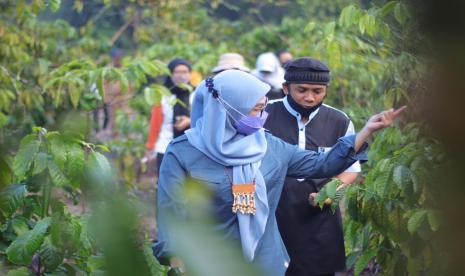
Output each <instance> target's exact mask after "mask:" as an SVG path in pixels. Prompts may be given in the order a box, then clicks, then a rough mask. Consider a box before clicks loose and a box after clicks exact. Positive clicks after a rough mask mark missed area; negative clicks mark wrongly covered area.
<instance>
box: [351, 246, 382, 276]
mask: <svg viewBox="0 0 465 276" xmlns="http://www.w3.org/2000/svg"><path fill="white" fill-rule="evenodd" d="M376 251H377V248H372V249H369V250H366V251H364V252H363V253H362V254H361V255H360V257H359V258H358V260H357V263H355V267H354V274H355V275H356V276H358V275H360V273H361V272H362V271H363V270H364V269H365V267H366V266H367V265H368V264H369V263H370V261H371V259H373V257H375V256H376Z"/></svg>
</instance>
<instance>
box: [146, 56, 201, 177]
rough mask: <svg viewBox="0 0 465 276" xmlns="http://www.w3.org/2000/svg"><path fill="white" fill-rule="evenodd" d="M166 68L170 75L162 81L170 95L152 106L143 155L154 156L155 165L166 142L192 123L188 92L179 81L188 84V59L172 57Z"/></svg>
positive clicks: (149, 157) (189, 69)
mask: <svg viewBox="0 0 465 276" xmlns="http://www.w3.org/2000/svg"><path fill="white" fill-rule="evenodd" d="M168 69H169V70H170V72H171V75H170V76H167V77H166V78H165V80H164V85H165V86H166V88H168V89H169V90H170V92H171V95H163V97H162V99H161V103H160V104H157V105H154V106H153V107H152V114H151V119H150V129H149V132H148V139H147V143H146V148H147V152H146V154H145V158H146V160H149V159H152V158H153V157H154V156H156V159H157V168H158V169H159V168H160V165H161V161H162V159H163V156H164V154H165V150H166V148H167V146H168V144H169V143H170V142H171V140H173V139H174V138H176V137H178V136H180V135H182V134H184V131H185V130H187V129H188V128H189V127H190V123H191V120H190V102H191V101H190V99H191V94H190V91H189V90H187V89H185V88H184V87H182V84H189V82H190V80H191V76H192V75H191V63H190V62H189V61H187V60H185V59H182V58H175V59H173V60H171V61H170V63H168ZM173 103H174V105H173ZM154 153H155V154H156V155H155V154H154Z"/></svg>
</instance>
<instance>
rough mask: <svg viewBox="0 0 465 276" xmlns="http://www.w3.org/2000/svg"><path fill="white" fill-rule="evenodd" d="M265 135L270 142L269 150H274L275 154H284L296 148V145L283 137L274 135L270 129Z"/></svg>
mask: <svg viewBox="0 0 465 276" xmlns="http://www.w3.org/2000/svg"><path fill="white" fill-rule="evenodd" d="M265 137H266V141H267V143H268V147H267V151H272V152H274V153H275V154H278V155H279V154H282V153H283V152H285V153H289V154H290V153H291V151H292V150H293V149H294V148H295V146H294V145H291V144H289V143H287V142H285V141H283V140H282V139H281V138H278V137H276V136H274V135H273V134H271V132H269V131H265Z"/></svg>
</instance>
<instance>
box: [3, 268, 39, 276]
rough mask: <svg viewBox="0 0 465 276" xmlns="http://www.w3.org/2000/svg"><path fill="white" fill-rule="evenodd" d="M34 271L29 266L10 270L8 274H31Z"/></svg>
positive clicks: (8, 275)
mask: <svg viewBox="0 0 465 276" xmlns="http://www.w3.org/2000/svg"><path fill="white" fill-rule="evenodd" d="M31 275H33V274H32V272H31V271H30V270H29V269H28V268H27V267H21V268H17V269H12V270H10V271H8V273H7V274H6V276H31Z"/></svg>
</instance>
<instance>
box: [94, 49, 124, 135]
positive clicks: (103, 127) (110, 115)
mask: <svg viewBox="0 0 465 276" xmlns="http://www.w3.org/2000/svg"><path fill="white" fill-rule="evenodd" d="M110 55H111V62H110V64H109V65H108V67H114V68H121V67H122V63H121V61H122V58H123V55H124V52H123V50H121V49H119V48H113V49H112V50H111V52H110ZM103 86H104V88H103V90H104V92H105V97H104V101H103V105H102V107H100V108H99V109H96V110H94V121H95V122H96V127H95V130H96V134H95V136H96V137H97V139H99V140H100V141H109V140H112V139H115V138H117V137H118V130H117V128H116V113H117V111H122V112H125V113H126V114H127V115H128V116H130V115H131V114H132V110H131V109H130V108H129V106H128V105H127V101H128V100H129V99H130V98H131V97H132V95H131V85H129V87H128V91H125V92H123V90H122V89H121V85H120V83H119V82H117V81H105V82H104V84H103ZM91 89H92V90H94V92H95V93H96V94H99V92H98V89H97V86H96V85H95V84H94V85H93V86H92V88H91Z"/></svg>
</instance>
